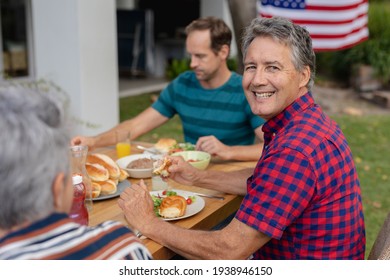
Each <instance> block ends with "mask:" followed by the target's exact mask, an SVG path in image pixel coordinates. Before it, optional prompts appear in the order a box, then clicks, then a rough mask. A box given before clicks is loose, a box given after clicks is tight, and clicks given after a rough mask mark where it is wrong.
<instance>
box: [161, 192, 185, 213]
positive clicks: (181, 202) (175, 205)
mask: <svg viewBox="0 0 390 280" xmlns="http://www.w3.org/2000/svg"><path fill="white" fill-rule="evenodd" d="M186 209H187V201H186V199H185V198H184V197H182V196H181V195H172V196H167V197H165V198H164V199H163V200H162V201H161V204H160V208H159V213H160V216H161V217H164V218H178V217H181V216H183V215H184V213H185V212H186Z"/></svg>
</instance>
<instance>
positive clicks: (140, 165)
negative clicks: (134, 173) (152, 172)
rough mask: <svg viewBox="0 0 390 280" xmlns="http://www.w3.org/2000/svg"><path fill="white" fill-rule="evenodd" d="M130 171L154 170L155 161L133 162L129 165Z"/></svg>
mask: <svg viewBox="0 0 390 280" xmlns="http://www.w3.org/2000/svg"><path fill="white" fill-rule="evenodd" d="M127 168H128V169H147V168H153V160H152V159H150V158H140V159H136V160H133V161H131V162H130V163H129V164H128V165H127Z"/></svg>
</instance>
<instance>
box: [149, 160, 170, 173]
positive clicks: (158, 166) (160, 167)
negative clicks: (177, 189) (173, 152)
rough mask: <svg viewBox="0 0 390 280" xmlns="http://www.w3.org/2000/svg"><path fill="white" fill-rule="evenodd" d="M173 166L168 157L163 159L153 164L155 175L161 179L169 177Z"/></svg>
mask: <svg viewBox="0 0 390 280" xmlns="http://www.w3.org/2000/svg"><path fill="white" fill-rule="evenodd" d="M171 165H172V161H171V160H170V159H169V158H167V157H165V158H163V159H162V160H161V159H160V160H157V161H155V162H154V163H153V174H156V175H160V176H161V177H168V176H169V171H168V168H169V166H171Z"/></svg>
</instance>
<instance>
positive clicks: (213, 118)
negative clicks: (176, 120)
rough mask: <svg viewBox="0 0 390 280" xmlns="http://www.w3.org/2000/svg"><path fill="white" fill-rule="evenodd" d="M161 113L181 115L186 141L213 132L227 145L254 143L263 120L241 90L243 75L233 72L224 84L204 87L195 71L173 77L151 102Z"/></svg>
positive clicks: (171, 115)
mask: <svg viewBox="0 0 390 280" xmlns="http://www.w3.org/2000/svg"><path fill="white" fill-rule="evenodd" d="M152 107H153V108H154V109H155V110H157V111H158V112H159V113H160V114H162V115H164V116H166V117H167V118H172V117H173V116H174V115H175V114H178V115H179V116H180V118H181V121H182V125H183V132H184V138H185V141H186V142H190V143H193V144H195V143H196V141H197V140H198V138H199V137H201V136H207V135H214V136H215V137H216V138H218V139H219V140H220V141H221V142H222V143H224V144H225V145H229V146H233V145H251V144H253V143H254V139H255V133H254V130H255V129H256V128H257V127H259V126H260V125H262V124H263V123H264V120H263V119H262V118H260V117H258V116H256V115H254V114H253V113H252V111H251V109H250V106H249V104H248V101H247V100H246V97H245V94H244V91H243V89H242V76H240V75H238V74H237V73H235V72H232V75H231V77H230V79H229V80H228V81H227V82H226V83H225V84H224V85H222V86H221V87H218V88H215V89H204V88H203V87H202V86H201V85H200V83H199V81H198V80H197V78H196V76H195V74H194V72H192V71H187V72H184V73H183V74H181V75H180V76H178V77H177V78H176V79H175V80H173V81H172V82H171V83H170V84H169V85H168V86H167V87H166V88H165V89H164V90H163V91H162V92H161V94H160V97H159V99H158V100H157V101H156V102H155V103H154V104H153V105H152Z"/></svg>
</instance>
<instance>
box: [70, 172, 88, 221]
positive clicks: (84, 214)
mask: <svg viewBox="0 0 390 280" xmlns="http://www.w3.org/2000/svg"><path fill="white" fill-rule="evenodd" d="M72 181H73V203H72V208H71V209H70V213H69V217H70V218H71V219H73V220H74V221H75V222H76V223H79V224H81V225H86V226H87V225H88V220H89V217H88V211H87V207H86V206H85V194H86V190H85V186H84V184H83V177H82V176H81V175H73V177H72Z"/></svg>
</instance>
